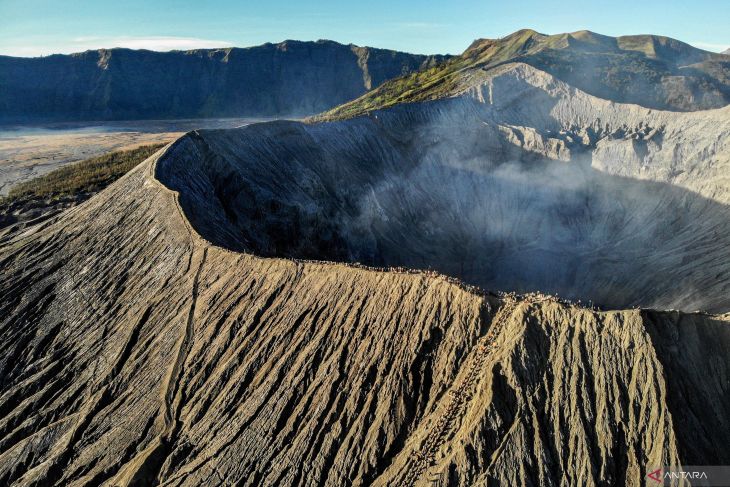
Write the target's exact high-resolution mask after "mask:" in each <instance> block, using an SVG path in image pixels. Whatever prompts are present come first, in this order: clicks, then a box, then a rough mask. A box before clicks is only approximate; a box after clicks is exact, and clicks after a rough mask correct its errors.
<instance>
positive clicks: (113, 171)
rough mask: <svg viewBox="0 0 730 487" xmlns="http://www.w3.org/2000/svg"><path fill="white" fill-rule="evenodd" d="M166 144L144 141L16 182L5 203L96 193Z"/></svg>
mask: <svg viewBox="0 0 730 487" xmlns="http://www.w3.org/2000/svg"><path fill="white" fill-rule="evenodd" d="M163 145H164V144H156V145H145V146H141V147H138V148H136V149H131V150H125V151H117V152H111V153H109V154H105V155H103V156H99V157H93V158H91V159H86V160H84V161H80V162H77V163H74V164H69V165H67V166H64V167H61V168H59V169H56V170H54V171H51V172H49V173H48V174H45V175H43V176H39V177H37V178H35V179H31V180H30V181H26V182H23V183H20V184H18V185H16V186H14V187H13V188H11V190H10V191H9V193H8V196H7V198H6V200H9V201H5V203H9V202H11V201H13V200H27V199H33V200H36V199H50V200H54V199H61V198H65V197H69V196H75V195H78V194H85V193H96V192H98V191H101V190H102V189H104V188H105V187H107V186H108V185H110V184H111V183H113V182H114V181H116V180H117V179H119V178H120V177H122V176H123V175H124V174H126V173H127V172H129V171H130V170H131V169H132V168H134V167H135V166H136V165H138V164H139V163H140V162H142V161H144V160H145V159H147V158H148V157H149V156H151V155H152V154H154V153H155V152H157V151H158V150H159V149H160V148H161V147H163Z"/></svg>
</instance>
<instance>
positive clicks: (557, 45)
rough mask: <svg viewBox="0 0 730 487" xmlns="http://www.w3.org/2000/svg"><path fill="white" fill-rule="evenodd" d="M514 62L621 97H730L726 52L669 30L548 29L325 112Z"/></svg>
mask: <svg viewBox="0 0 730 487" xmlns="http://www.w3.org/2000/svg"><path fill="white" fill-rule="evenodd" d="M515 62H521V63H526V64H529V65H531V66H533V67H535V68H537V69H540V70H542V71H545V72H547V73H548V74H551V75H552V76H555V77H557V78H558V79H561V80H562V81H565V82H566V83H569V84H571V85H572V86H575V87H576V88H579V89H581V90H583V91H585V92H587V93H589V94H591V95H594V96H597V97H599V98H603V99H607V100H612V101H615V102H621V103H632V104H638V105H641V106H644V107H647V108H654V109H663V110H679V111H693V110H703V109H711V108H719V107H722V106H725V105H727V104H728V103H730V64H728V62H727V58H726V57H725V56H723V55H721V54H717V53H712V52H709V51H703V50H701V49H698V48H695V47H692V46H690V45H689V44H686V43H683V42H681V41H678V40H675V39H671V38H668V37H663V36H653V35H634V36H621V37H610V36H604V35H601V34H596V33H593V32H590V31H577V32H572V33H565V34H556V35H545V34H540V33H539V32H537V31H534V30H531V29H523V30H519V31H517V32H514V33H513V34H510V35H508V36H505V37H503V38H500V39H477V40H475V41H474V42H473V43H472V44H471V45H470V46H469V47H468V48H467V49H466V50H465V51H464V52H463V53H462V54H461V55H460V56H457V57H455V58H452V59H450V60H446V61H445V62H444V63H442V64H440V65H437V66H434V67H431V68H427V69H425V70H422V71H419V72H416V73H412V74H410V75H406V76H404V77H401V78H396V79H393V80H390V81H389V82H387V83H384V84H383V85H382V86H380V87H379V88H378V89H376V90H373V91H372V92H370V93H367V94H365V95H363V96H362V97H361V98H359V99H357V100H353V101H351V102H348V103H345V104H344V105H341V106H339V107H337V108H335V109H333V110H331V111H329V112H327V113H324V114H322V115H321V116H320V117H319V119H337V118H343V117H352V116H357V115H362V114H365V113H367V112H368V111H370V110H377V109H379V108H386V107H389V106H393V105H396V104H398V103H409V102H416V101H424V100H433V99H438V98H443V97H448V96H453V95H454V94H455V92H454V89H455V88H456V87H458V86H459V85H460V83H461V81H462V79H463V76H464V75H465V74H468V73H470V72H475V71H479V70H490V69H496V68H498V67H499V66H500V65H501V64H505V63H515Z"/></svg>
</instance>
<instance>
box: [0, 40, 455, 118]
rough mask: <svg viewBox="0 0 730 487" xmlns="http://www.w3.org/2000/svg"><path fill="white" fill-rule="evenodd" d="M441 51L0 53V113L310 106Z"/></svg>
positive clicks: (245, 111) (205, 111)
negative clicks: (427, 53)
mask: <svg viewBox="0 0 730 487" xmlns="http://www.w3.org/2000/svg"><path fill="white" fill-rule="evenodd" d="M442 59H444V57H443V56H422V55H414V54H407V53H402V52H397V51H390V50H385V49H373V48H369V47H359V46H354V45H342V44H338V43H336V42H332V41H317V42H299V41H285V42H282V43H279V44H264V45H261V46H257V47H251V48H245V49H241V48H226V49H201V50H193V51H184V52H183V51H175V52H152V51H134V50H129V49H101V50H98V51H87V52H83V53H79V54H72V55H53V56H47V57H42V58H13V57H7V56H0V122H18V121H20V122H32V121H39V120H62V121H68V120H130V119H149V118H184V117H191V118H200V117H239V116H281V115H286V116H292V115H311V114H313V113H317V112H319V111H322V110H326V109H329V108H332V107H333V106H335V105H338V104H340V103H343V102H345V101H348V100H351V99H353V98H355V97H357V96H360V95H362V94H363V93H365V91H367V90H369V89H371V88H374V87H376V86H378V85H380V84H381V83H382V82H383V81H385V80H387V79H390V78H393V77H396V76H400V75H402V74H406V73H409V72H411V71H415V70H417V69H419V68H421V67H424V66H429V65H431V64H433V63H436V62H439V61H441V60H442Z"/></svg>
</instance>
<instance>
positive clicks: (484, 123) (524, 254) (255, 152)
mask: <svg viewBox="0 0 730 487" xmlns="http://www.w3.org/2000/svg"><path fill="white" fill-rule="evenodd" d="M157 167H158V169H157V170H158V176H159V177H160V178H161V179H162V180H163V181H165V183H166V184H167V185H169V186H170V187H171V188H173V189H175V190H177V191H179V192H180V193H181V197H180V201H181V204H182V206H183V208H184V209H185V211H186V213H187V214H188V216H189V218H190V221H191V223H192V224H193V226H194V227H195V228H196V230H197V231H198V232H199V233H200V234H201V235H203V236H204V237H205V238H207V239H208V240H210V241H212V242H214V243H216V244H217V245H221V246H223V247H226V248H229V249H234V250H239V251H251V252H255V253H258V254H262V255H271V256H278V255H286V256H290V257H300V258H315V259H321V258H325V259H330V260H338V261H358V262H362V263H366V264H370V265H381V266H390V265H399V266H406V267H414V268H422V269H425V268H433V269H436V270H439V271H441V272H443V273H445V274H448V275H452V276H457V277H460V278H461V279H464V280H465V281H467V282H469V283H471V284H477V285H480V286H482V287H484V288H487V289H499V290H515V291H518V292H525V291H543V292H551V293H559V294H560V295H561V296H566V297H570V298H571V299H582V300H592V301H594V302H597V303H599V304H601V305H604V306H609V307H618V308H621V307H631V306H649V307H659V308H680V309H685V310H695V309H709V310H715V311H725V310H728V309H730V293H729V292H728V291H729V290H730V241H728V235H730V232H729V230H730V218H728V215H729V211H728V203H730V179H728V177H727V175H728V174H730V108H724V109H719V110H714V111H707V112H696V113H687V114H677V113H671V112H659V111H654V110H648V109H644V108H641V107H638V106H635V105H619V104H615V103H611V102H607V101H605V100H600V99H597V98H594V97H591V96H590V95H586V94H585V93H582V92H579V91H578V90H575V89H574V88H570V87H569V86H567V85H565V84H564V83H562V82H559V81H557V80H555V79H554V78H552V77H550V76H549V75H546V74H545V73H542V72H540V71H537V70H535V69H534V68H531V67H529V66H526V65H510V66H506V67H505V68H504V69H503V70H502V71H501V72H500V73H499V74H494V73H491V74H489V75H486V74H485V75H484V76H483V77H478V78H474V79H472V80H471V84H470V85H469V87H468V88H467V87H465V88H464V90H463V94H462V96H460V97H457V98H452V99H448V100H441V101H435V102H430V103H422V104H411V105H404V106H399V107H395V108H392V109H390V110H386V111H380V112H375V113H373V114H372V115H371V116H370V117H364V118H358V119H353V120H347V121H341V122H331V123H318V124H302V123H295V122H277V123H266V124H255V125H251V126H248V127H244V128H241V129H235V130H220V131H198V132H194V133H191V134H189V135H188V136H186V137H184V138H182V139H181V140H179V141H178V142H176V144H175V145H174V146H173V147H172V148H171V149H170V151H169V153H168V155H167V156H166V157H164V158H163V159H162V160H161V161H160V163H159V164H158V166H157ZM677 283H681V284H680V285H677Z"/></svg>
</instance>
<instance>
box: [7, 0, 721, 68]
mask: <svg viewBox="0 0 730 487" xmlns="http://www.w3.org/2000/svg"><path fill="white" fill-rule="evenodd" d="M525 27H529V28H532V29H535V30H538V31H540V32H544V33H547V34H555V33H560V32H573V31H576V30H581V29H589V30H593V31H595V32H599V33H602V34H607V35H622V34H661V35H666V36H670V37H674V38H677V39H680V40H683V41H685V42H689V43H690V44H693V45H695V46H697V47H701V48H703V49H708V50H713V51H721V50H724V49H727V48H730V0H695V1H688V0H682V1H677V0H663V1H655V0H631V1H628V0H611V1H605V0H580V1H573V0H567V1H561V2H557V1H549V0H543V1H538V0H517V1H510V0H500V1H492V0H486V1H475V0H450V1H449V0H440V1H433V0H419V1H410V0H409V1H396V0H390V1H384V0H369V1H358V2H348V1H346V0H340V1H335V0H320V1H309V2H306V1H300V2H296V3H295V2H281V1H275V0H268V1H245V0H238V1H236V0H218V1H201V0H195V1H192V0H178V1H172V0H162V1H154V0H115V1H110V0H94V1H90V0H63V1H62V0H0V54H9V55H15V56H38V55H45V54H50V53H57V52H61V53H68V52H78V51H83V50H86V49H96V48H100V47H115V46H122V47H132V48H147V49H155V50H169V49H191V48H195V47H219V46H231V45H235V46H251V45H257V44H262V43H264V42H278V41H282V40H284V39H301V40H316V39H332V40H335V41H339V42H343V43H350V42H352V43H355V44H359V45H368V46H374V47H384V48H391V49H398V50H403V51H409V52H416V53H428V54H432V53H459V52H461V51H463V50H464V49H465V48H466V47H467V46H468V45H469V43H470V42H471V41H472V40H473V39H475V38H478V37H492V38H494V37H501V36H504V35H506V34H509V33H510V32H513V31H515V30H518V29H521V28H525Z"/></svg>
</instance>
